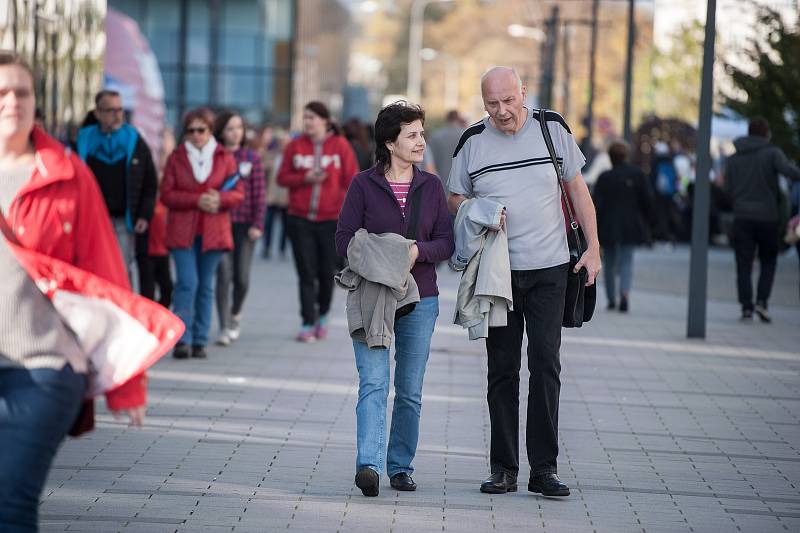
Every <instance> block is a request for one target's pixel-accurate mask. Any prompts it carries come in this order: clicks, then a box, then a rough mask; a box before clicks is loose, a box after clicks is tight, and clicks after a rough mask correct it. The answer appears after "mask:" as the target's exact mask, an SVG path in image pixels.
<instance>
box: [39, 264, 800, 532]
mask: <svg viewBox="0 0 800 533" xmlns="http://www.w3.org/2000/svg"><path fill="white" fill-rule="evenodd" d="M687 258H688V253H687V251H686V250H685V249H678V250H676V251H675V252H674V253H672V254H667V253H666V252H664V251H663V250H653V251H643V252H640V253H638V255H637V264H636V268H637V276H638V278H637V279H638V281H637V284H636V287H635V291H634V294H633V297H632V301H631V304H632V312H631V313H630V314H629V315H627V316H623V315H620V314H618V313H614V312H610V311H605V310H604V304H605V300H604V298H603V297H602V296H601V297H600V302H599V303H598V312H597V315H596V318H595V319H594V320H593V321H592V322H591V323H589V324H588V325H586V326H585V327H584V328H582V329H579V330H565V331H564V339H563V347H562V366H563V372H562V382H563V385H562V396H561V412H560V446H561V453H560V457H559V474H560V475H561V477H562V479H564V480H565V481H566V482H567V483H568V484H569V485H570V486H571V487H572V496H571V497H569V498H566V499H547V498H543V497H541V496H538V495H534V494H531V493H528V492H526V491H525V483H524V481H526V480H527V476H528V473H529V471H528V467H527V461H526V458H525V457H524V449H525V448H524V443H522V445H521V448H520V449H521V450H522V451H523V457H521V464H522V467H521V472H520V480H521V481H522V482H523V483H521V485H520V492H517V493H514V494H505V495H499V496H497V495H495V496H492V495H486V494H481V493H480V492H479V491H478V484H479V482H480V481H481V480H482V479H483V478H484V477H485V476H486V475H487V474H488V457H487V450H488V445H489V430H488V427H489V426H488V412H487V408H486V403H485V395H486V357H485V353H484V346H483V343H481V342H469V341H468V340H467V337H466V334H465V333H464V332H463V331H461V330H460V328H458V327H455V326H452V325H450V323H451V318H452V311H453V306H454V297H455V289H456V287H457V282H458V278H457V276H456V275H454V274H452V273H449V272H447V271H446V270H445V269H441V270H440V285H441V287H442V296H441V301H440V302H441V314H440V316H439V322H438V326H437V331H436V333H435V335H434V339H433V347H432V352H431V356H430V360H429V363H428V368H427V374H426V379H425V389H424V399H423V415H422V428H421V436H420V446H419V451H418V454H417V458H416V461H415V467H416V472H415V474H414V478H415V480H416V481H417V483H418V484H419V490H418V491H417V492H415V493H399V492H396V491H394V490H392V489H391V488H390V487H389V486H388V480H387V479H385V478H384V479H383V480H382V483H381V495H380V496H379V497H378V498H370V499H368V498H365V497H363V496H362V495H361V493H360V491H359V490H358V489H356V488H355V487H354V486H353V483H352V480H353V474H354V461H355V413H354V409H355V401H356V392H357V390H356V384H357V380H356V371H355V368H354V363H353V355H352V346H351V344H350V341H349V338H348V337H347V335H346V331H345V328H344V324H345V322H344V311H343V308H344V298H343V294H342V293H338V294H337V295H336V299H335V309H334V311H333V316H334V317H335V319H334V323H333V328H332V331H331V336H330V338H329V339H328V340H326V341H325V342H321V343H317V344H313V345H299V344H297V343H295V342H294V341H293V339H292V336H293V334H294V333H295V330H296V327H297V325H298V320H299V319H298V317H297V303H296V294H295V293H296V288H295V287H296V286H295V275H294V271H293V269H292V266H291V264H290V262H289V261H280V260H275V259H273V260H272V261H269V262H267V261H262V260H261V259H259V258H256V259H255V262H256V264H255V265H254V270H253V278H252V292H251V294H250V296H249V299H248V301H247V304H246V308H245V318H244V323H243V334H242V338H241V339H240V340H239V341H238V342H237V343H235V344H234V345H233V346H231V347H229V348H216V347H214V348H212V349H211V350H210V354H209V355H210V356H209V359H208V360H202V361H198V360H188V361H175V360H172V359H170V358H165V359H164V360H163V361H161V362H160V363H158V365H156V367H155V368H154V369H153V370H152V372H151V373H150V403H149V407H148V414H147V420H146V427H144V428H143V429H131V428H128V427H127V426H126V425H125V424H124V423H121V422H116V421H115V420H114V419H113V418H112V417H111V416H110V415H109V414H108V412H107V411H105V410H104V409H105V408H104V407H103V406H101V405H100V404H101V403H102V402H98V424H97V430H96V431H95V432H93V433H91V434H90V435H88V436H86V437H83V438H80V439H77V440H70V441H68V442H67V443H66V444H65V445H64V446H63V447H62V449H61V451H60V452H59V454H58V456H57V457H56V460H55V466H54V468H53V470H52V473H51V475H50V478H49V481H48V484H47V487H46V490H45V492H44V494H43V499H42V503H41V507H40V513H41V527H42V531H101V532H110V531H146V532H148V533H154V532H161V531H165V532H166V531H236V532H239V531H253V532H260V531H279V530H281V531H282V530H288V531H299V532H312V531H313V532H338V531H341V532H351V531H352V532H373V531H375V532H384V531H385V532H396V533H400V532H406V531H408V532H412V531H413V532H424V531H457V532H485V531H494V530H505V531H508V530H511V529H512V528H513V529H515V530H518V531H535V532H540V531H542V532H611V533H616V532H644V533H656V532H665V533H666V532H670V533H672V532H684V531H693V532H727V531H746V532H758V533H762V532H772V531H781V532H782V531H800V327H798V326H800V307H798V300H797V291H798V281H797V258H796V257H793V256H787V257H782V258H781V260H780V265H779V274H778V283H777V285H776V287H775V292H776V298H775V300H776V301H778V302H780V304H779V305H774V306H773V308H772V311H773V313H774V323H773V324H771V325H766V324H760V323H757V322H756V323H751V324H742V323H740V322H738V321H737V317H738V307H737V305H736V303H735V301H734V298H733V297H732V296H731V294H732V292H733V287H734V285H733V261H732V256H731V254H730V252H727V251H719V250H714V251H712V254H711V259H710V287H711V291H710V292H711V293H712V296H713V297H714V298H716V299H712V300H711V301H709V305H708V317H709V323H708V338H707V340H705V341H689V340H686V338H685V314H686V307H687V304H686V296H685V294H684V292H683V291H684V290H685V288H684V287H685V280H686V276H687V271H688V260H687ZM726 284H727V287H728V288H729V290H728V291H727V292H726V291H725V290H724V287H725V286H726ZM715 291H716V292H715ZM523 360H525V359H523ZM523 366H524V365H523ZM522 383H523V386H522V387H521V389H522V392H521V395H522V398H521V400H522V401H523V402H524V401H526V397H527V387H526V386H525V383H527V374H524V375H523V379H522ZM524 412H525V411H524V409H523V410H522V413H523V416H524ZM521 424H523V425H524V420H522V421H521ZM523 427H524V426H523ZM521 435H522V438H524V435H525V433H524V431H522V432H521Z"/></svg>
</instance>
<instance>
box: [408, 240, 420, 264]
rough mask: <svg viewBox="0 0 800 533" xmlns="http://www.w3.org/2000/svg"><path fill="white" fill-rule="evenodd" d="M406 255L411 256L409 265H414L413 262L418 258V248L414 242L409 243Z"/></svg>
mask: <svg viewBox="0 0 800 533" xmlns="http://www.w3.org/2000/svg"><path fill="white" fill-rule="evenodd" d="M408 255H409V256H410V257H411V266H414V263H416V262H417V259H419V248H417V245H416V244H412V245H411V248H409V250H408Z"/></svg>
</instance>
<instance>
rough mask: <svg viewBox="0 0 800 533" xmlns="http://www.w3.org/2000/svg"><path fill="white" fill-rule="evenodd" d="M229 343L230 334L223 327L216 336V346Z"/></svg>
mask: <svg viewBox="0 0 800 533" xmlns="http://www.w3.org/2000/svg"><path fill="white" fill-rule="evenodd" d="M230 343H231V335H230V333H229V331H228V330H227V329H223V330H222V333H220V334H219V337H218V338H217V346H228V345H230Z"/></svg>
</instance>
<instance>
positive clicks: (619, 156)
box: [608, 141, 630, 166]
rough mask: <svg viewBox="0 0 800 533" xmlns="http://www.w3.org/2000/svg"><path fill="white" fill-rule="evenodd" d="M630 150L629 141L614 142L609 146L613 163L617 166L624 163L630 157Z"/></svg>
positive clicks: (609, 155)
mask: <svg viewBox="0 0 800 533" xmlns="http://www.w3.org/2000/svg"><path fill="white" fill-rule="evenodd" d="M629 152H630V148H628V143H626V142H624V141H614V142H612V143H611V146H609V147H608V157H609V158H611V164H612V165H613V166H617V165H619V164H621V163H624V162H625V161H626V160H627V159H628V153H629Z"/></svg>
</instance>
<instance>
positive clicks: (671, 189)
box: [650, 141, 680, 246]
mask: <svg viewBox="0 0 800 533" xmlns="http://www.w3.org/2000/svg"><path fill="white" fill-rule="evenodd" d="M653 153H654V156H653V161H652V163H651V165H650V168H651V175H650V178H651V181H652V185H653V190H654V191H655V209H656V213H657V220H656V228H655V233H656V239H658V240H662V241H666V242H667V243H668V245H669V246H674V245H675V242H676V241H677V239H678V230H679V227H678V225H679V220H680V215H679V213H678V207H677V205H675V195H676V194H677V193H678V186H679V184H680V182H679V179H678V172H677V171H676V170H675V162H674V154H672V153H671V152H670V150H669V145H667V143H665V142H663V141H658V142H656V143H655V145H654V146H653Z"/></svg>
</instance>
